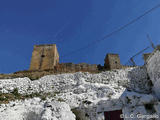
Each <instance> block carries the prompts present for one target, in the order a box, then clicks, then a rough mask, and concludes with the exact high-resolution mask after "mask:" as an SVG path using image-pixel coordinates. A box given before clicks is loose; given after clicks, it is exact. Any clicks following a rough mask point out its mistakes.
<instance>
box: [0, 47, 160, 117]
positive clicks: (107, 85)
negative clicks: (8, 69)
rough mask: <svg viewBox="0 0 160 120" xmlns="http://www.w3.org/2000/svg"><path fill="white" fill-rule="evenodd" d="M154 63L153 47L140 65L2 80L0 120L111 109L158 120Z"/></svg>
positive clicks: (99, 113) (159, 56)
mask: <svg viewBox="0 0 160 120" xmlns="http://www.w3.org/2000/svg"><path fill="white" fill-rule="evenodd" d="M159 63H160V52H159V51H158V50H157V51H155V52H154V53H153V54H152V56H151V57H150V58H149V60H148V61H147V64H146V66H143V67H132V68H126V69H119V70H111V71H105V72H101V73H96V74H91V73H87V72H84V73H83V72H77V73H66V74H57V75H47V76H44V77H41V78H39V79H37V80H34V81H31V80H30V79H29V78H27V77H25V78H14V79H1V80H0V92H1V99H0V102H1V105H0V111H1V113H0V120H1V119H3V120H104V119H105V118H104V112H106V111H114V110H122V112H123V114H124V115H125V118H126V119H127V120H128V119H129V120H132V119H133V118H134V119H137V120H138V119H140V118H144V119H147V118H149V117H150V118H156V119H160V118H158V117H159V115H160V112H159V111H160V110H159V109H160V104H159V91H158V88H159V85H160V84H159V77H158V75H157V73H158V72H159V71H160V69H159V65H160V64H159ZM153 73H154V74H153ZM16 91H17V92H16ZM8 96H12V97H8ZM2 98H3V99H2ZM10 98H12V99H11V100H12V101H10ZM13 100H14V101H13ZM8 102H9V103H8ZM5 103H6V104H5ZM131 114H133V116H134V117H133V116H130V115H131ZM137 115H139V118H138V116H137ZM140 115H141V116H140ZM144 115H148V116H144ZM151 115H152V116H151ZM13 116H14V117H13ZM128 116H129V118H127V117H128Z"/></svg>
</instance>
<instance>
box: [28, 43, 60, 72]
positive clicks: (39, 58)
mask: <svg viewBox="0 0 160 120" xmlns="http://www.w3.org/2000/svg"><path fill="white" fill-rule="evenodd" d="M58 63H59V54H58V50H57V47H56V44H49V45H35V46H34V50H33V53H32V59H31V64H30V68H29V70H45V69H53V68H54V66H56V65H57V64H58Z"/></svg>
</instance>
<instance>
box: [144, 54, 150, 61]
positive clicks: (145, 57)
mask: <svg viewBox="0 0 160 120" xmlns="http://www.w3.org/2000/svg"><path fill="white" fill-rule="evenodd" d="M150 55H151V53H145V54H143V59H144V62H145V63H146V62H147V59H148V58H149V56H150Z"/></svg>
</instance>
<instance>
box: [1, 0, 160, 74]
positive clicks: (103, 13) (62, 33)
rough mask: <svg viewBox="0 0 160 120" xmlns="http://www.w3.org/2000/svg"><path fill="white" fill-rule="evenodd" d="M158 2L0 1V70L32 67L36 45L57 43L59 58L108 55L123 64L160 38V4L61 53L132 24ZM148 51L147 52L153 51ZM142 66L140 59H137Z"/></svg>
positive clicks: (94, 59)
mask: <svg viewBox="0 0 160 120" xmlns="http://www.w3.org/2000/svg"><path fill="white" fill-rule="evenodd" d="M158 2H159V1H158V0H154V1H153V0H3V1H2V0H1V1H0V56H1V57H0V73H11V72H15V71H18V70H24V69H28V68H29V64H30V60H31V55H32V50H33V45H35V44H52V43H53V44H57V47H58V51H59V54H60V62H73V63H82V62H86V63H90V64H102V65H103V63H104V57H105V55H106V53H118V54H119V55H120V58H121V63H122V64H125V63H126V62H127V60H128V59H129V58H130V57H131V56H132V55H134V54H136V53H137V52H139V51H140V50H142V49H143V48H145V47H147V46H149V45H150V43H149V42H148V40H147V38H146V34H147V33H149V35H150V36H151V38H152V41H153V42H154V44H155V45H157V44H159V39H160V23H159V21H160V14H159V13H160V8H159V9H156V10H155V11H153V12H152V13H150V14H148V15H146V16H145V17H143V18H142V19H140V20H139V21H137V22H136V23H134V24H132V25H130V26H128V27H127V28H125V29H124V30H122V31H120V32H118V33H116V34H114V35H113V36H111V37H109V38H107V39H105V40H103V41H101V42H99V43H98V44H95V45H93V46H91V47H89V48H88V49H84V50H82V51H78V52H77V53H75V54H72V55H68V56H65V57H61V56H63V55H65V54H67V53H69V52H71V51H73V50H76V49H77V48H81V47H83V46H85V45H87V44H88V43H90V42H93V41H95V40H97V39H101V38H103V37H104V36H105V35H106V34H108V33H110V32H112V31H114V30H115V29H117V28H119V27H120V26H122V25H124V24H126V23H128V22H129V21H131V20H132V19H134V18H136V17H137V16H139V15H141V14H143V13H144V12H145V11H146V10H148V9H151V8H152V7H153V6H155V5H157V4H159V3H158ZM150 51H152V49H149V50H148V51H146V52H150ZM136 63H137V64H139V65H140V64H143V61H142V57H141V56H138V57H137V58H136Z"/></svg>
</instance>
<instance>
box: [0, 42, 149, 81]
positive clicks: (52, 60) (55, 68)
mask: <svg viewBox="0 0 160 120" xmlns="http://www.w3.org/2000/svg"><path fill="white" fill-rule="evenodd" d="M149 56H150V53H147V54H144V55H143V57H144V61H146V60H147V58H148V57H149ZM127 67H133V66H125V65H122V64H121V62H120V57H119V55H118V54H112V53H109V54H107V55H106V57H105V59H104V65H103V66H101V65H96V64H87V63H80V64H74V63H59V53H58V50H57V47H56V44H48V45H35V46H34V49H33V52H32V58H31V63H30V67H29V70H23V71H17V72H14V73H11V74H0V79H4V78H5V79H8V78H17V77H29V78H30V79H31V80H35V79H38V78H40V77H42V76H45V75H50V74H61V73H74V72H80V71H81V72H90V73H98V72H101V71H105V70H113V69H123V68H127Z"/></svg>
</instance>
